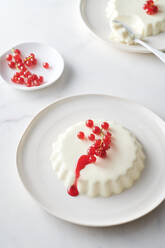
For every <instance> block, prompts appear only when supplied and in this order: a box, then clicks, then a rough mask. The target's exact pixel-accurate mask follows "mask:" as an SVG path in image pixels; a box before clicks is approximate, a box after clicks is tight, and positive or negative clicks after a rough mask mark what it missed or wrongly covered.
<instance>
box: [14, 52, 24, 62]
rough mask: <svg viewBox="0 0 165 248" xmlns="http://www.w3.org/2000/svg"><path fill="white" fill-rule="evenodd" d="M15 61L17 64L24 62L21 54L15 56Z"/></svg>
mask: <svg viewBox="0 0 165 248" xmlns="http://www.w3.org/2000/svg"><path fill="white" fill-rule="evenodd" d="M14 60H15V62H17V63H21V62H22V59H21V57H20V55H19V54H16V55H14Z"/></svg>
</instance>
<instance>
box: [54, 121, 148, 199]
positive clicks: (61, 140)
mask: <svg viewBox="0 0 165 248" xmlns="http://www.w3.org/2000/svg"><path fill="white" fill-rule="evenodd" d="M91 122H93V121H91ZM86 123H87V122H86ZM86 123H85V121H84V122H79V123H77V124H75V125H73V126H71V127H69V128H67V129H66V130H65V131H64V132H63V133H62V134H59V136H58V138H57V140H56V141H55V142H54V144H53V151H52V154H51V158H50V159H51V163H52V168H53V170H54V171H55V173H56V175H57V177H58V178H59V179H61V180H63V181H64V184H65V187H66V190H67V189H69V188H70V187H71V186H72V185H73V184H74V182H75V177H76V174H75V172H76V165H77V162H78V161H79V158H80V157H81V156H82V155H85V154H88V150H89V147H91V146H92V147H93V146H94V144H95V143H96V142H97V143H98V141H97V140H98V139H99V140H101V142H102V140H105V139H106V138H107V136H108V134H109V136H110V134H111V137H110V142H109V143H108V144H110V145H109V146H110V148H108V149H107V150H106V156H102V157H100V156H96V155H95V154H94V157H95V158H96V161H95V162H91V163H89V164H87V165H86V166H84V167H83V168H81V171H80V173H79V178H78V180H77V189H78V193H79V194H85V195H88V196H90V197H96V196H103V197H109V196H111V195H112V194H119V193H121V192H122V191H124V190H125V189H127V188H130V187H132V185H133V184H134V182H135V181H136V180H137V179H138V178H139V177H140V174H141V172H142V170H143V168H144V160H145V155H144V153H143V150H142V145H141V144H140V143H139V142H138V141H137V139H136V138H135V136H134V135H133V134H132V133H131V132H130V131H128V130H127V129H126V128H124V127H122V126H121V125H119V124H117V123H115V122H106V125H105V128H106V129H107V126H109V128H108V130H104V128H102V127H101V125H102V122H101V121H94V123H93V125H91V127H90V128H89V127H88V126H87V125H86ZM104 123H105V122H104ZM107 123H108V124H107ZM89 124H91V123H89ZM92 126H93V127H92ZM95 126H97V127H100V130H101V133H100V134H99V135H97V134H95V133H93V130H94V128H95ZM103 127H104V125H103ZM80 131H81V132H80ZM96 131H98V130H97V129H96ZM79 132H80V134H81V136H80V138H78V135H79ZM91 133H92V136H90V135H91ZM82 134H83V135H84V136H83V135H82ZM89 136H90V137H91V139H93V138H94V137H95V140H93V141H91V140H89V138H88V137H89ZM101 144H102V146H103V143H101ZM99 149H100V148H99ZM104 155H105V154H104ZM72 196H75V195H72Z"/></svg>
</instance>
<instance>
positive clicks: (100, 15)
mask: <svg viewBox="0 0 165 248" xmlns="http://www.w3.org/2000/svg"><path fill="white" fill-rule="evenodd" d="M108 1H109V0H100V1H96V0H79V10H80V15H81V17H82V20H83V22H84V23H85V25H86V27H87V28H88V30H90V32H92V34H94V35H95V37H97V38H99V39H101V40H103V41H105V42H106V43H107V44H110V45H112V46H114V47H116V48H119V49H122V50H125V51H128V52H136V53H149V51H148V50H146V49H145V48H144V47H142V46H140V45H137V46H128V45H124V44H120V43H118V42H113V41H111V40H110V39H109V35H110V26H109V23H108V19H107V18H106V15H105V9H106V6H107V2H108ZM146 41H147V42H148V44H150V45H151V46H153V47H155V48H157V49H160V50H165V42H164V41H165V33H162V34H159V35H156V36H152V37H148V38H146Z"/></svg>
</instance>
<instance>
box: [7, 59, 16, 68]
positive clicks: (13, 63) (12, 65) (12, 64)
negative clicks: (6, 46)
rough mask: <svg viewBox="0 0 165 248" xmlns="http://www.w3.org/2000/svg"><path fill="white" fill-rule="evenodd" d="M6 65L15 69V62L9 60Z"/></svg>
mask: <svg viewBox="0 0 165 248" xmlns="http://www.w3.org/2000/svg"><path fill="white" fill-rule="evenodd" d="M8 65H9V67H10V68H11V69H15V62H13V61H10V62H9V63H8Z"/></svg>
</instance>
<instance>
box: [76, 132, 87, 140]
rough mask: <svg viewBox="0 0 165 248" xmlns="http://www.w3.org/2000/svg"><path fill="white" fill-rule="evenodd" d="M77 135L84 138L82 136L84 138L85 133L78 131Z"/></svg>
mask: <svg viewBox="0 0 165 248" xmlns="http://www.w3.org/2000/svg"><path fill="white" fill-rule="evenodd" d="M77 137H78V138H79V139H84V138H85V134H84V133H83V132H79V133H78V134H77Z"/></svg>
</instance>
